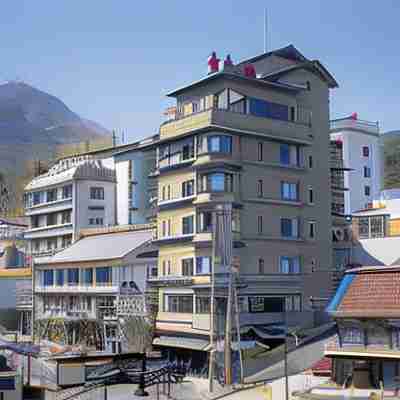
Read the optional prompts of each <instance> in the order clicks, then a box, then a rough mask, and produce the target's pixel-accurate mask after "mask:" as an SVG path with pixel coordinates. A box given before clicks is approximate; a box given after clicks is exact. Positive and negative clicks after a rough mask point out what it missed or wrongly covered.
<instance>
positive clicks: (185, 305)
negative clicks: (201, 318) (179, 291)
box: [164, 294, 193, 314]
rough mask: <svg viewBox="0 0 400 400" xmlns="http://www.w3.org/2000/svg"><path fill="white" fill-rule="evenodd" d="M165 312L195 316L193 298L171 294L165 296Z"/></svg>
mask: <svg viewBox="0 0 400 400" xmlns="http://www.w3.org/2000/svg"><path fill="white" fill-rule="evenodd" d="M164 311H166V312H173V313H187V314H193V296H190V295H171V294H167V295H165V296H164Z"/></svg>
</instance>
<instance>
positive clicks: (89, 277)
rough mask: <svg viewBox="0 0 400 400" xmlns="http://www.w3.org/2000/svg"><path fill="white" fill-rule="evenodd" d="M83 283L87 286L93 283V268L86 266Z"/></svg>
mask: <svg viewBox="0 0 400 400" xmlns="http://www.w3.org/2000/svg"><path fill="white" fill-rule="evenodd" d="M83 283H84V284H85V285H86V286H91V285H93V268H85V269H84V270H83Z"/></svg>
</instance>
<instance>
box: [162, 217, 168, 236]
mask: <svg viewBox="0 0 400 400" xmlns="http://www.w3.org/2000/svg"><path fill="white" fill-rule="evenodd" d="M161 236H162V237H165V236H167V221H162V222H161Z"/></svg>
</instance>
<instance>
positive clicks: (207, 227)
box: [199, 211, 212, 232]
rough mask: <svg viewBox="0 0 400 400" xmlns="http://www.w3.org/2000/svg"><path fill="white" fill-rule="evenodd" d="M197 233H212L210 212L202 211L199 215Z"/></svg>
mask: <svg viewBox="0 0 400 400" xmlns="http://www.w3.org/2000/svg"><path fill="white" fill-rule="evenodd" d="M199 227H200V229H199V232H211V231H212V212H211V211H203V212H201V213H200V214H199Z"/></svg>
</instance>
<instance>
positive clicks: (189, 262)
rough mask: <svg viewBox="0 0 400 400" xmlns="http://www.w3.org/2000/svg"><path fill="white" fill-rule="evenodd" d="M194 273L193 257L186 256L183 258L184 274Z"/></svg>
mask: <svg viewBox="0 0 400 400" xmlns="http://www.w3.org/2000/svg"><path fill="white" fill-rule="evenodd" d="M193 273H194V262H193V258H192V257H191V258H184V259H183V260H182V275H183V276H193Z"/></svg>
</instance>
